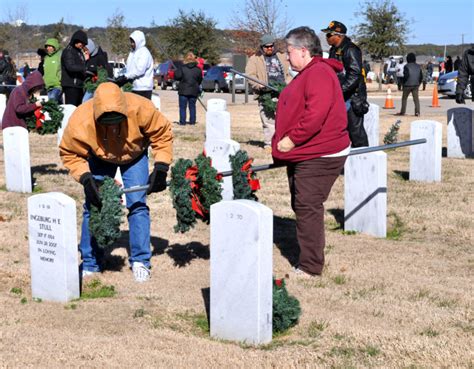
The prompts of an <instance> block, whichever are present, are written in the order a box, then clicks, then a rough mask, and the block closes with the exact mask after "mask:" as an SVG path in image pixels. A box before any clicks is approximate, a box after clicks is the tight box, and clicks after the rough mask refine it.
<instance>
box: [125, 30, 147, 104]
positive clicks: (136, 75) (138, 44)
mask: <svg viewBox="0 0 474 369" xmlns="http://www.w3.org/2000/svg"><path fill="white" fill-rule="evenodd" d="M130 47H131V49H132V50H131V51H130V54H128V58H127V72H126V73H125V74H124V75H123V76H120V77H118V78H117V79H116V83H117V84H118V85H119V86H122V85H124V84H125V83H127V82H131V81H133V88H132V92H134V93H136V94H138V95H141V96H143V97H146V98H147V99H150V100H151V93H152V91H153V57H152V56H151V53H150V51H149V50H148V49H147V48H146V46H145V34H144V33H143V32H142V31H138V30H137V31H133V32H132V34H131V35H130Z"/></svg>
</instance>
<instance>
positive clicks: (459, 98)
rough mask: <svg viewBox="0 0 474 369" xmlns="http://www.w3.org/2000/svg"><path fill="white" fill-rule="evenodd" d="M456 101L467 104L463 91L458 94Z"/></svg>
mask: <svg viewBox="0 0 474 369" xmlns="http://www.w3.org/2000/svg"><path fill="white" fill-rule="evenodd" d="M456 102H457V103H458V104H465V103H466V102H465V101H464V94H463V93H462V92H460V93H457V94H456Z"/></svg>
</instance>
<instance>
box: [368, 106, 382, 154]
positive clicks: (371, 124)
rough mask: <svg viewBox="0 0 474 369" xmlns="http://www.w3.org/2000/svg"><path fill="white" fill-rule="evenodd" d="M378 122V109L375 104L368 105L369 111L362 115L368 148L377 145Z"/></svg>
mask: <svg viewBox="0 0 474 369" xmlns="http://www.w3.org/2000/svg"><path fill="white" fill-rule="evenodd" d="M379 120H380V107H379V106H378V105H377V104H370V108H369V111H368V112H367V114H365V115H364V128H365V132H366V133H367V138H368V139H369V146H378V145H379Z"/></svg>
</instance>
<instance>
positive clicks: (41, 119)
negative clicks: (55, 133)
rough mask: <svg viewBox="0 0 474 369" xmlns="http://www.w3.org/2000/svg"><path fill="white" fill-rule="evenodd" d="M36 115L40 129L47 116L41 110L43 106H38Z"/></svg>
mask: <svg viewBox="0 0 474 369" xmlns="http://www.w3.org/2000/svg"><path fill="white" fill-rule="evenodd" d="M34 114H35V117H36V129H39V128H41V127H42V126H43V122H44V120H45V116H44V114H43V112H42V111H41V108H39V107H38V108H36V110H35V113H34Z"/></svg>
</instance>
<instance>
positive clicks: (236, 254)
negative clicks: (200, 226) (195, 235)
mask: <svg viewBox="0 0 474 369" xmlns="http://www.w3.org/2000/svg"><path fill="white" fill-rule="evenodd" d="M272 247H273V213H272V211H271V209H269V208H267V207H266V206H265V205H262V204H260V203H258V202H255V201H250V200H234V201H221V202H219V203H217V204H214V205H212V206H211V299H210V300H211V301H210V322H211V325H210V326H211V336H212V337H214V338H218V339H225V340H235V341H241V342H246V343H250V344H262V343H268V342H270V341H271V339H272V304H273V301H272V293H273V290H272V288H273V285H272V283H273V281H272V268H273V266H272Z"/></svg>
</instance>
